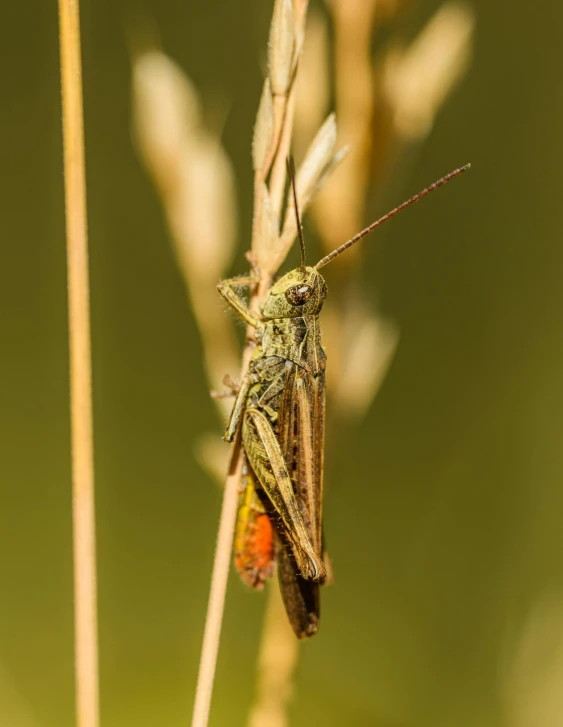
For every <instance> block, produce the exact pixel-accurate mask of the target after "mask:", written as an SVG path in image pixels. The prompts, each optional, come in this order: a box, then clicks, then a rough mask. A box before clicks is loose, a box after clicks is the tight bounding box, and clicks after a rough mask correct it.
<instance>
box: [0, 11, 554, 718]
mask: <svg viewBox="0 0 563 727" xmlns="http://www.w3.org/2000/svg"><path fill="white" fill-rule="evenodd" d="M438 4H439V3H438V2H435V1H434V0H420V2H417V3H412V7H411V9H410V12H409V13H406V14H405V16H404V19H403V21H402V22H403V29H404V32H405V34H409V35H412V33H413V32H414V31H416V29H417V28H419V27H420V26H421V25H422V24H423V23H424V21H425V20H426V19H427V18H428V17H429V16H430V15H431V13H432V11H433V10H434V9H435V8H436V7H438ZM473 6H474V8H475V9H476V11H477V29H476V44H475V54H474V61H473V65H472V67H471V69H470V72H469V74H468V76H467V77H466V78H465V80H464V81H463V82H462V84H461V85H460V87H459V88H458V89H457V90H456V92H455V93H454V94H453V96H452V98H451V99H450V101H449V102H448V103H447V105H446V107H445V109H444V110H443V111H442V112H441V113H440V114H439V117H438V120H437V123H436V126H435V128H434V130H433V132H432V134H431V136H430V138H429V140H428V141H427V143H426V144H425V145H424V146H423V148H422V150H421V152H420V154H419V155H418V156H417V157H416V160H415V162H414V164H413V170H412V174H411V175H410V177H409V178H408V179H407V180H405V187H404V188H403V189H400V190H397V196H396V197H395V198H394V199H393V200H392V201H393V202H394V203H395V202H398V201H400V200H401V199H402V198H403V197H404V196H405V195H406V194H410V193H413V192H415V191H417V190H418V189H419V188H421V187H422V186H425V185H426V184H427V183H429V182H430V181H432V180H433V179H435V178H436V177H437V176H440V175H441V174H443V173H445V172H447V171H448V170H450V169H451V168H453V167H455V166H458V165H459V164H462V163H465V162H466V161H469V160H470V161H471V162H472V163H473V170H472V172H471V174H470V175H467V176H465V177H464V178H463V179H462V180H460V181H458V182H456V183H455V184H454V185H452V186H451V187H450V188H449V189H448V190H447V192H442V193H439V194H438V195H437V196H435V197H434V198H432V200H431V201H428V202H425V203H424V204H422V205H420V206H417V207H416V208H415V209H414V210H411V211H410V212H409V213H407V214H405V215H403V216H402V217H401V218H400V219H397V220H395V221H394V222H393V223H392V224H391V225H390V226H389V227H388V228H387V229H386V230H385V232H384V233H382V235H381V236H380V237H379V241H378V243H377V244H376V245H372V247H371V248H370V249H368V250H366V258H365V259H366V261H367V262H366V265H365V266H364V269H363V272H362V276H363V281H362V284H363V286H364V290H365V291H366V295H367V296H370V297H371V298H372V299H373V300H375V299H376V298H377V299H378V300H379V302H380V304H381V307H382V310H383V312H384V313H385V314H386V315H387V316H389V317H390V318H392V319H393V320H395V321H396V322H397V324H398V325H399V327H400V330H401V340H400V344H399V348H398V352H397V355H396V357H395V359H394V361H393V364H392V366H391V370H390V372H389V375H388V377H387V379H386V381H385V383H384V385H383V388H382V390H381V391H380V393H379V395H378V397H377V399H376V402H375V404H374V406H373V407H372V408H371V409H370V411H369V413H368V415H367V417H366V418H365V420H364V421H362V422H357V423H355V424H353V425H349V426H347V427H346V428H344V429H343V430H341V431H340V433H339V436H338V440H337V441H336V442H334V444H333V446H332V447H331V451H330V453H329V462H328V475H327V483H326V490H327V493H326V506H325V514H326V522H327V531H328V537H329V542H330V548H331V554H332V558H333V562H334V565H335V569H336V582H335V584H334V586H333V587H331V588H330V589H326V591H325V592H324V596H323V598H324V601H323V617H322V626H321V630H320V632H319V635H318V636H317V637H316V638H315V639H314V640H312V641H311V642H310V643H307V644H305V645H304V646H303V647H302V649H301V651H302V655H301V659H300V664H299V667H298V674H297V680H296V687H295V694H294V700H293V704H292V709H291V724H292V725H313V724H323V725H344V724H350V725H358V726H361V725H374V726H377V727H427V726H428V727H430V726H432V727H452V726H453V725H455V726H456V727H474V726H479V727H488V726H490V727H528V726H529V727H556V725H562V724H563V687H562V686H561V685H562V684H563V538H562V531H563V490H562V488H561V482H562V476H563V451H562V446H561V433H562V431H563V387H562V372H563V339H562V336H561V312H562V310H563V286H562V285H561V271H562V269H563V247H562V245H561V229H562V228H563V205H562V204H561V201H560V200H561V194H562V193H563V163H562V162H563V144H562V130H563V63H562V57H561V42H560V28H561V24H562V23H563V5H562V4H561V3H559V2H556V0H545V1H544V2H543V3H538V4H537V5H534V6H533V7H532V5H531V4H530V3H529V2H526V1H525V0H515V1H514V2H512V3H510V4H509V5H507V3H505V2H501V0H486V1H485V0H478V1H476V2H473ZM2 10H3V23H2V44H1V48H2V51H1V53H2V63H1V64H0V69H1V70H0V73H1V78H2V83H1V88H2V102H1V106H0V108H1V112H0V135H1V141H0V145H1V149H2V162H3V163H2V168H3V174H2V178H1V182H0V185H1V187H0V190H1V199H2V215H1V217H0V231H1V237H2V247H1V251H2V264H1V268H0V275H1V280H0V340H1V341H2V347H3V356H2V364H1V366H2V369H1V371H2V386H1V388H0V391H1V394H0V396H1V417H0V439H1V442H2V447H1V450H2V456H1V460H0V461H1V473H2V476H1V480H0V482H1V484H0V488H1V490H0V496H1V503H2V506H1V508H0V569H1V574H2V596H1V598H0V725H1V726H2V727H67V726H69V727H70V726H71V725H73V723H74V714H73V672H72V661H73V651H72V648H73V647H72V632H73V626H72V563H71V520H70V518H71V510H70V504H71V503H70V460H69V423H68V391H67V390H68V384H67V379H68V364H67V328H66V276H65V256H64V251H65V247H64V217H63V177H62V162H61V139H60V101H59V76H58V42H57V12H56V4H55V3H45V2H39V0H31V1H30V2H26V3H8V2H4V3H3V8H2ZM270 15H271V3H270V2H264V1H263V0H237V2H232V0H231V1H227V0H219V1H216V2H213V3H210V2H206V1H205V0H190V2H179V0H159V1H158V2H157V0H143V2H142V3H141V2H139V3H138V4H137V3H136V2H135V1H134V0H130V2H122V1H121V0H112V1H110V0H98V2H92V1H91V0H90V1H86V2H83V8H82V25H83V44H84V48H83V52H84V86H85V113H86V142H87V164H88V184H89V190H88V191H89V224H90V240H91V282H92V317H93V357H94V361H93V363H94V403H95V438H96V474H97V515H98V554H99V616H100V658H101V700H102V705H101V716H102V724H103V726H104V727H129V725H135V727H155V726H160V725H163V726H165V727H175V726H176V725H178V726H179V725H185V724H188V723H189V719H190V713H191V707H192V700H193V691H194V686H195V680H196V671H197V663H198V657H199V649H200V645H201V636H202V625H203V621H204V615H205V608H206V601H207V596H208V579H209V573H210V569H211V563H212V556H213V549H214V541H215V531H216V525H217V520H218V513H219V508H220V499H221V493H220V491H219V489H218V488H217V487H216V485H215V484H214V483H213V482H212V481H211V480H210V479H209V478H208V477H207V476H206V475H205V474H204V473H203V472H202V471H201V469H200V468H199V466H198V465H197V463H196V461H195V458H194V453H193V443H194V441H195V439H196V438H197V436H198V435H199V434H200V433H201V432H204V431H210V430H213V429H215V430H216V431H217V436H218V437H220V436H221V426H220V423H219V422H218V421H217V419H216V414H215V411H214V408H213V406H212V404H211V402H210V400H209V398H208V395H207V391H206V384H205V379H204V375H203V371H202V367H201V351H200V344H199V338H198V332H197V329H196V327H195V324H194V320H193V318H192V315H191V312H190V309H189V307H188V305H187V303H186V297H185V292H184V287H183V283H182V280H181V277H180V274H179V273H178V271H177V269H176V266H175V263H174V260H173V257H172V255H171V250H170V245H169V240H168V231H167V229H166V226H165V224H164V221H163V214H162V211H161V207H160V204H159V201H158V199H157V196H156V194H155V191H154V189H153V187H152V184H151V182H150V180H149V179H148V178H147V175H146V173H145V171H144V169H143V168H142V167H141V164H140V162H139V161H138V159H137V157H136V155H135V152H134V150H133V148H132V143H131V133H130V74H131V71H130V59H129V54H128V46H127V32H128V31H127V29H128V27H129V24H130V23H131V22H132V21H134V20H135V19H136V18H138V17H142V18H144V17H148V18H150V19H151V21H152V22H154V23H155V25H156V26H157V27H158V29H159V31H160V34H161V41H162V45H163V48H164V49H165V50H166V51H167V52H168V53H169V54H170V55H171V56H172V57H173V58H175V59H176V60H177V61H178V62H179V63H180V64H181V65H182V66H183V67H184V68H185V69H186V71H187V72H188V73H189V74H190V76H191V77H192V79H193V80H194V81H195V83H196V84H197V86H198V87H199V88H200V89H201V90H202V93H203V96H204V99H205V100H206V101H207V102H209V103H210V104H211V105H212V106H213V104H217V106H218V107H223V106H224V107H227V108H228V109H229V112H228V116H227V119H226V123H225V129H224V134H223V139H224V144H225V146H226V149H227V151H228V153H229V155H230V156H231V158H232V160H233V163H234V166H235V170H236V174H237V178H238V183H239V191H240V199H239V202H240V217H241V243H244V244H246V243H245V241H246V240H248V238H249V232H250V224H251V209H252V200H251V189H252V173H251V165H250V159H249V146H250V139H251V131H252V126H253V121H254V115H255V112H256V106H257V102H258V98H259V94H260V88H261V83H262V79H263V70H262V69H263V68H264V48H265V41H266V37H267V32H268V25H269V20H270ZM372 211H375V210H372ZM243 271H244V263H243V259H242V256H241V255H239V258H238V261H237V264H236V265H235V266H234V268H233V272H243ZM217 305H218V306H223V303H222V302H221V301H220V300H219V299H217ZM264 603H265V599H264V598H263V597H262V596H260V595H257V594H253V593H251V592H249V591H248V590H247V589H245V587H244V586H243V585H242V584H241V583H239V581H238V579H237V578H236V577H234V576H233V577H232V579H231V583H230V587H229V592H228V601H227V611H226V621H225V627H224V635H223V641H222V648H221V652H220V656H219V663H218V673H217V683H216V691H215V698H214V702H213V710H212V720H211V724H212V725H215V726H216V727H219V726H223V725H229V726H231V725H232V726H233V727H236V726H237V725H243V724H244V723H245V719H246V715H247V711H248V707H249V704H250V702H251V699H252V697H253V685H254V675H255V661H256V654H257V648H258V643H259V637H260V631H261V624H262V616H263V607H264Z"/></svg>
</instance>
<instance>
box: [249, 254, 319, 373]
mask: <svg viewBox="0 0 563 727" xmlns="http://www.w3.org/2000/svg"><path fill="white" fill-rule="evenodd" d="M326 293H327V287H326V283H325V281H324V278H323V277H322V275H320V274H319V273H318V272H317V271H316V270H315V269H314V268H305V269H304V270H302V269H300V268H298V269H297V270H292V271H291V272H289V273H287V275H284V276H283V278H281V279H280V280H278V281H277V282H276V283H275V284H274V285H273V286H272V288H271V289H270V292H269V293H268V297H267V298H266V300H265V301H264V303H263V305H262V307H261V311H260V312H261V314H262V317H263V318H264V319H265V320H264V325H263V327H262V329H261V332H260V333H261V340H260V346H259V349H260V350H259V351H256V354H255V357H256V358H258V357H268V356H277V357H280V358H282V359H285V360H287V361H292V362H293V363H295V364H297V365H298V366H302V367H303V368H305V369H307V370H308V371H310V372H311V373H320V372H321V371H324V368H325V354H324V351H323V349H322V346H321V333H320V326H319V313H320V310H321V308H322V306H323V303H324V299H325V298H326Z"/></svg>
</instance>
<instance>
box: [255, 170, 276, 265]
mask: <svg viewBox="0 0 563 727" xmlns="http://www.w3.org/2000/svg"><path fill="white" fill-rule="evenodd" d="M261 200H262V209H261V210H260V218H259V220H258V238H257V240H256V245H255V248H254V252H255V254H256V262H257V264H258V268H259V269H261V270H263V271H269V270H270V265H271V261H272V257H273V254H272V253H274V252H275V250H276V248H277V247H278V242H279V221H278V218H277V216H276V212H275V210H274V207H273V205H272V202H271V199H270V195H269V193H268V188H267V187H266V185H265V184H264V185H263V187H262V195H261ZM271 272H274V271H273V270H272V271H271Z"/></svg>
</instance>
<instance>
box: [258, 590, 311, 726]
mask: <svg viewBox="0 0 563 727" xmlns="http://www.w3.org/2000/svg"><path fill="white" fill-rule="evenodd" d="M298 659H299V642H298V641H297V639H296V638H295V636H294V634H293V631H292V630H291V627H290V625H289V623H288V620H287V616H286V615H285V608H284V605H283V601H282V598H281V593H280V589H279V585H278V583H277V581H275V580H274V581H272V582H271V583H270V585H269V593H268V610H267V612H266V619H265V621H264V631H263V636H262V641H261V645H260V656H259V659H258V687H257V694H256V700H255V702H254V705H253V706H252V709H251V712H250V716H249V720H248V724H249V727H286V725H287V724H288V718H287V709H288V706H289V703H290V701H291V697H292V694H293V688H292V679H293V672H294V671H295V667H296V665H297V661H298Z"/></svg>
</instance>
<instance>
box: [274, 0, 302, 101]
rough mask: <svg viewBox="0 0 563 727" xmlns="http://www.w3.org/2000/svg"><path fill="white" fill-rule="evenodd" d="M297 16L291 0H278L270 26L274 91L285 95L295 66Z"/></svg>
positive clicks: (278, 94) (276, 93)
mask: <svg viewBox="0 0 563 727" xmlns="http://www.w3.org/2000/svg"><path fill="white" fill-rule="evenodd" d="M294 50H295V18H294V15H293V4H292V2H291V0H276V3H275V5H274V15H273V18H272V25H271V27H270V42H269V48H268V51H269V53H268V61H269V63H268V66H269V74H270V81H271V84H272V93H273V94H274V96H284V95H285V94H286V93H287V91H288V89H289V86H290V83H291V77H292V74H293V68H294Z"/></svg>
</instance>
